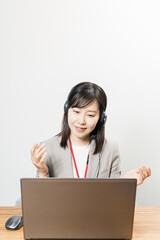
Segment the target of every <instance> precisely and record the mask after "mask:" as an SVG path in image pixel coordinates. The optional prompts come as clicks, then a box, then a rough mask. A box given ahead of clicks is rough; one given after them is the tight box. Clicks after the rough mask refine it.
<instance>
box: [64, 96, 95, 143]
mask: <svg viewBox="0 0 160 240" xmlns="http://www.w3.org/2000/svg"><path fill="white" fill-rule="evenodd" d="M99 115H100V112H99V107H98V103H97V100H94V101H93V102H91V103H90V104H89V105H87V106H86V107H84V108H77V107H74V108H69V109H68V125H69V127H70V130H71V139H73V140H75V141H76V140H84V141H88V140H89V137H90V133H91V132H92V131H93V130H94V128H95V127H96V124H97V122H98V120H99Z"/></svg>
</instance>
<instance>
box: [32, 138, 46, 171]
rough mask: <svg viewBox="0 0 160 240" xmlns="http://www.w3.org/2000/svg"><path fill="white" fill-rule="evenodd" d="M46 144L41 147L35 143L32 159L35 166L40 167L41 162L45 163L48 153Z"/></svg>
mask: <svg viewBox="0 0 160 240" xmlns="http://www.w3.org/2000/svg"><path fill="white" fill-rule="evenodd" d="M45 151H46V147H45V143H43V144H41V145H39V144H38V143H35V144H34V145H33V147H32V149H31V159H32V162H33V164H34V165H36V166H37V167H38V164H39V163H40V162H44V160H45V158H46V156H47V153H46V152H45Z"/></svg>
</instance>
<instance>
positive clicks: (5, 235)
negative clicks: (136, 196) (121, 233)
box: [0, 207, 160, 240]
mask: <svg viewBox="0 0 160 240" xmlns="http://www.w3.org/2000/svg"><path fill="white" fill-rule="evenodd" d="M21 214H22V211H21V208H20V207H0V239H2V240H10V239H12V240H13V239H14V240H22V239H24V238H23V228H21V229H19V230H17V231H9V230H7V229H6V228H5V226H4V225H5V222H6V221H7V219H8V218H9V217H11V216H12V215H21ZM132 240H160V207H136V208H135V216H134V227H133V238H132Z"/></svg>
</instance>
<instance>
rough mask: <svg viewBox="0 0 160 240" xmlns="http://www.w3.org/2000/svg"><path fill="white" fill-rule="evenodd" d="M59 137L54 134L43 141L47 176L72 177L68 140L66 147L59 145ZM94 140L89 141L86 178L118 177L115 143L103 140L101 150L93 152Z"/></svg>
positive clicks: (117, 152)
mask: <svg viewBox="0 0 160 240" xmlns="http://www.w3.org/2000/svg"><path fill="white" fill-rule="evenodd" d="M60 140H61V137H59V136H54V137H52V138H50V139H48V140H46V141H45V144H46V151H47V157H46V160H45V161H46V165H47V167H48V169H49V177H59V178H73V177H74V174H73V165H72V154H71V151H70V145H69V140H68V147H66V148H65V149H64V148H62V147H61V146H60ZM94 149H95V140H92V141H91V146H90V158H89V164H88V172H87V178H117V177H120V174H121V169H120V156H119V150H118V146H117V144H116V143H114V142H111V141H108V140H105V142H104V145H103V148H102V151H101V152H100V153H98V154H93V153H94Z"/></svg>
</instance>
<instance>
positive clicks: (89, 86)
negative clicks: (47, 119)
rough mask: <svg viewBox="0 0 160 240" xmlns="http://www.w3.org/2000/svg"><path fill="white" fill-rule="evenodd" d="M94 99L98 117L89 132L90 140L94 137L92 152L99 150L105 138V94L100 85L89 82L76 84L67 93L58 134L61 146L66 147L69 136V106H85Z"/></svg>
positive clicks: (95, 152)
mask: <svg viewBox="0 0 160 240" xmlns="http://www.w3.org/2000/svg"><path fill="white" fill-rule="evenodd" d="M94 100H97V102H98V106H99V111H100V117H99V120H98V122H97V125H96V127H95V128H94V130H93V131H92V132H91V133H90V142H91V140H92V139H95V143H96V146H95V151H94V154H97V153H99V152H101V150H102V147H103V143H104V139H105V120H106V115H105V110H106V106H107V96H106V94H105V92H104V90H103V89H102V88H101V87H100V86H98V85H96V84H94V83H91V82H81V83H79V84H77V85H76V86H74V87H73V88H72V89H71V91H70V93H69V95H68V98H67V101H66V103H65V104H64V115H63V120H62V128H61V132H60V133H59V134H58V136H61V142H60V145H61V147H63V148H66V146H67V140H68V138H69V136H70V128H69V125H68V109H69V108H70V107H71V108H73V107H78V108H83V107H86V106H87V105H89V104H90V103H91V102H92V101H94Z"/></svg>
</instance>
